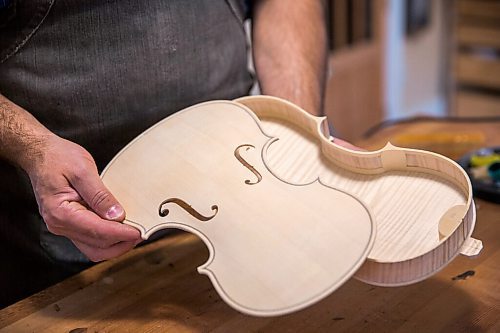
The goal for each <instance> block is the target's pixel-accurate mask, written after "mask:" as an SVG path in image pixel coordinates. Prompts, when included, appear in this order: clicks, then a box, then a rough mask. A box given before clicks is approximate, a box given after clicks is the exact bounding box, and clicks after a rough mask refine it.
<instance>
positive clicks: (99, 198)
mask: <svg viewBox="0 0 500 333" xmlns="http://www.w3.org/2000/svg"><path fill="white" fill-rule="evenodd" d="M85 173H86V175H85V176H83V175H79V176H78V177H75V178H74V180H72V181H71V184H72V185H73V187H74V188H75V190H76V191H77V192H78V194H80V196H81V197H82V199H83V200H84V201H85V202H86V203H87V205H88V206H89V207H90V209H91V210H93V211H94V212H95V213H96V214H97V215H99V216H100V217H101V218H103V219H106V220H112V221H118V222H121V221H123V220H124V219H125V210H124V209H123V207H122V206H121V205H120V203H119V202H118V200H116V198H115V197H114V196H113V194H111V192H110V191H109V190H108V189H107V188H106V186H104V183H103V182H102V180H101V178H100V177H99V175H98V174H97V171H93V170H89V171H87V172H85Z"/></svg>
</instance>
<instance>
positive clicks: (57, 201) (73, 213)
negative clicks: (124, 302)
mask: <svg viewBox="0 0 500 333" xmlns="http://www.w3.org/2000/svg"><path fill="white" fill-rule="evenodd" d="M38 154H39V156H38V157H37V159H36V160H37V163H34V164H33V165H32V166H30V168H29V169H28V170H26V171H27V173H28V175H29V177H30V180H31V184H32V186H33V190H34V192H35V196H36V200H37V202H38V207H39V210H40V214H41V215H42V217H43V219H44V221H45V223H46V224H47V228H48V230H49V231H50V232H52V233H54V234H56V235H62V236H65V237H67V238H69V239H70V240H71V241H72V242H73V243H74V244H75V245H76V247H78V249H80V251H82V252H83V254H85V255H86V256H87V257H88V258H89V259H90V260H92V261H101V260H106V259H110V258H113V257H117V256H119V255H121V254H123V253H125V252H127V251H129V250H130V249H132V248H133V247H134V246H135V245H136V244H137V243H139V242H140V241H141V237H140V233H139V231H138V230H137V229H135V228H133V227H131V226H128V225H125V224H122V223H120V222H121V221H123V220H124V218H125V212H124V210H123V208H122V207H121V206H120V204H119V203H118V201H117V200H116V198H115V197H114V196H113V195H112V194H111V193H110V192H109V191H108V189H106V187H105V186H104V184H103V183H102V181H101V179H100V178H99V174H98V172H97V168H96V165H95V162H94V160H93V158H92V156H91V155H90V154H89V153H88V152H87V151H86V150H85V149H84V148H82V147H81V146H79V145H77V144H75V143H73V142H70V141H67V140H65V139H62V138H60V137H58V136H56V135H50V136H49V137H48V138H47V139H46V141H45V142H44V145H43V149H40V150H39V152H38Z"/></svg>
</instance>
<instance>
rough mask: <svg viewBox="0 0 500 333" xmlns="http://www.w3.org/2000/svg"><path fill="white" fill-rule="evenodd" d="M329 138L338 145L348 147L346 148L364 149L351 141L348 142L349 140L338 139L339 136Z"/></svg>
mask: <svg viewBox="0 0 500 333" xmlns="http://www.w3.org/2000/svg"><path fill="white" fill-rule="evenodd" d="M331 140H332V141H333V143H335V144H337V145H339V146H342V147H345V148H348V149H352V150H357V151H365V149H363V148H360V147H358V146H355V145H353V144H352V143H349V142H347V141H344V140H342V139H339V138H331Z"/></svg>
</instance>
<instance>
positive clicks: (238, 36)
mask: <svg viewBox="0 0 500 333" xmlns="http://www.w3.org/2000/svg"><path fill="white" fill-rule="evenodd" d="M11 1H14V3H11V5H10V6H9V7H8V8H7V9H6V10H8V12H6V10H2V13H1V15H0V18H1V20H2V21H0V93H2V94H3V95H4V96H5V97H7V98H9V99H10V100H11V101H13V102H14V103H16V104H18V105H20V106H22V107H23V108H25V109H26V110H28V111H29V112H30V113H31V114H33V115H34V116H35V117H36V118H37V119H38V120H39V121H40V122H41V123H43V124H44V125H45V126H46V127H47V128H49V129H50V130H51V131H53V132H55V133H57V134H58V135H60V136H62V137H64V138H66V139H69V140H71V141H74V142H76V143H78V144H80V145H82V146H83V147H85V148H86V149H87V150H88V151H89V152H90V153H91V154H92V156H93V157H94V159H95V161H96V163H97V166H98V168H99V170H102V168H103V167H104V166H105V165H106V164H107V163H108V162H109V161H110V160H111V158H112V157H113V156H114V155H115V154H116V153H117V152H118V151H119V150H120V149H121V148H122V147H123V146H124V145H126V144H127V143H128V142H129V141H130V140H132V139H133V138H134V137H135V136H137V135H138V134H140V133H141V132H142V131H144V130H145V129H147V128H148V127H150V126H151V125H153V124H154V123H156V122H158V121H159V120H160V119H162V118H165V117H166V116H168V115H170V114H172V113H174V112H176V111H178V110H180V109H182V108H185V107H187V106H189V105H192V104H195V103H198V102H202V101H206V100H211V99H233V98H236V97H239V96H242V95H246V94H247V93H248V91H249V89H250V86H251V84H252V78H251V76H250V74H249V72H248V71H247V54H246V52H247V48H246V43H245V34H244V30H243V26H242V21H243V17H244V15H243V6H242V5H241V3H239V2H238V1H224V0H189V1H186V0H144V1H137V0H114V1H113V0H56V1H54V0H17V1H16V0H11ZM0 228H1V229H0V237H1V239H0V265H2V267H1V272H0V286H1V287H0V288H1V291H0V306H2V305H6V304H8V303H10V302H12V301H14V300H17V299H19V298H21V297H25V296H27V295H29V294H31V293H33V292H35V291H37V290H40V289H42V288H45V287H47V286H48V285H50V284H52V283H54V282H56V281H58V280H60V279H62V278H64V277H66V276H69V275H71V274H73V273H75V272H77V271H79V270H81V269H83V268H85V267H88V266H89V265H90V263H89V262H88V260H87V259H86V258H85V257H84V256H83V255H82V254H81V253H80V252H79V251H78V250H77V249H76V248H75V247H74V246H73V244H72V243H71V242H70V241H69V240H68V239H66V238H64V237H59V236H55V235H52V234H50V233H49V232H48V231H47V229H46V227H45V224H44V223H43V221H42V219H41V217H40V215H39V214H38V207H37V204H36V201H35V199H34V195H33V193H32V189H31V185H30V183H29V179H28V178H27V176H26V175H25V174H24V172H22V171H21V170H19V169H16V168H14V167H13V166H11V165H9V164H8V163H6V162H3V161H0Z"/></svg>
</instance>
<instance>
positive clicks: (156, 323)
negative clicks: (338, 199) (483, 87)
mask: <svg viewBox="0 0 500 333" xmlns="http://www.w3.org/2000/svg"><path fill="white" fill-rule="evenodd" d="M434 131H441V132H456V133H464V132H466V131H475V132H481V133H483V135H484V137H485V138H487V141H488V143H489V144H491V145H500V131H498V125H496V124H487V123H485V124H479V125H478V124H454V123H452V124H443V123H438V124H436V123H433V122H430V123H429V122H423V123H413V124H403V125H396V126H391V127H388V128H386V129H383V130H381V131H379V132H378V134H377V135H376V136H373V137H371V138H370V139H367V140H365V141H364V142H359V144H360V145H362V146H364V147H366V148H369V149H377V148H380V147H382V146H383V145H384V143H385V142H387V141H388V140H394V139H397V138H398V137H399V136H401V135H402V134H404V133H406V132H413V133H428V132H429V133H433V132H434ZM425 145H426V147H432V144H431V143H428V142H427V143H425ZM436 146H437V147H438V149H439V150H440V151H441V152H442V153H446V149H448V151H450V152H451V155H449V156H451V157H456V154H457V149H456V148H453V146H452V145H448V146H446V145H443V144H441V143H437V144H436ZM477 204H478V211H477V218H478V224H477V227H476V229H475V232H474V236H475V237H476V238H480V239H482V240H483V242H484V244H485V248H484V250H483V252H482V253H481V255H480V256H478V257H476V258H473V259H471V258H466V257H462V256H459V257H457V258H456V259H455V260H454V261H453V262H451V263H450V264H449V265H448V266H447V267H446V268H445V269H443V270H442V271H441V272H439V273H438V274H437V275H435V276H433V277H431V278H429V279H427V280H425V281H423V282H420V283H418V284H414V285H411V286H407V287H399V288H381V287H373V286H369V285H366V284H364V283H361V282H359V281H356V280H354V279H351V280H349V281H348V282H347V283H346V284H344V285H343V286H342V287H341V288H339V289H338V290H337V291H336V292H335V293H334V294H332V295H330V296H329V297H327V298H325V299H324V300H322V301H321V302H319V303H317V304H316V305H314V306H311V307H309V308H307V309H305V310H302V311H299V312H297V313H295V314H292V315H286V316H281V317H276V318H254V317H249V316H245V315H242V314H239V313H238V312H236V311H235V310H233V309H231V308H230V307H229V306H227V305H226V304H225V303H224V302H223V301H222V300H221V299H220V298H219V296H218V295H217V293H216V291H215V290H214V289H213V287H212V285H211V283H210V281H209V279H208V278H206V277H205V276H202V275H199V274H198V273H197V272H196V268H197V267H198V266H199V265H201V264H203V263H204V262H206V260H207V259H208V251H207V248H206V247H205V245H204V243H203V242H202V241H201V240H199V239H197V238H196V237H195V236H193V235H189V234H179V235H176V236H173V237H168V238H165V239H162V240H160V241H157V242H155V243H153V244H149V245H147V246H144V247H141V248H138V249H135V250H134V251H132V252H131V253H129V254H127V255H125V256H123V257H121V258H118V259H115V260H112V261H109V262H105V263H101V264H99V265H97V266H95V267H93V268H91V269H88V270H86V271H84V272H82V273H80V274H78V275H76V276H75V277H73V278H70V279H68V280H66V281H63V282H62V283H60V284H58V285H55V286H54V287H51V288H49V289H47V290H45V291H43V292H41V293H39V294H37V295H34V296H32V297H30V298H27V299H25V300H23V301H21V302H19V303H17V304H15V305H13V306H11V307H9V308H6V309H3V310H1V311H0V328H1V329H0V330H1V331H2V332H69V331H70V330H73V329H78V328H80V330H77V331H75V332H85V329H86V330H87V332H167V331H168V332H170V331H175V332H208V331H216V332H235V331H260V332H276V331H291V332H293V331H305V332H318V331H320V332H331V331H349V332H366V331H376V332H378V331H384V332H387V331H399V332H407V331H417V332H437V331H445V332H485V331H489V332H497V331H499V330H500V319H499V318H500V285H499V284H498V281H499V280H500V241H499V240H500V207H499V206H498V205H494V204H491V203H487V202H484V201H477ZM467 270H474V271H475V275H474V276H472V277H469V278H467V279H466V280H452V279H451V278H452V277H454V276H456V275H458V274H461V273H463V272H465V271H467Z"/></svg>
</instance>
